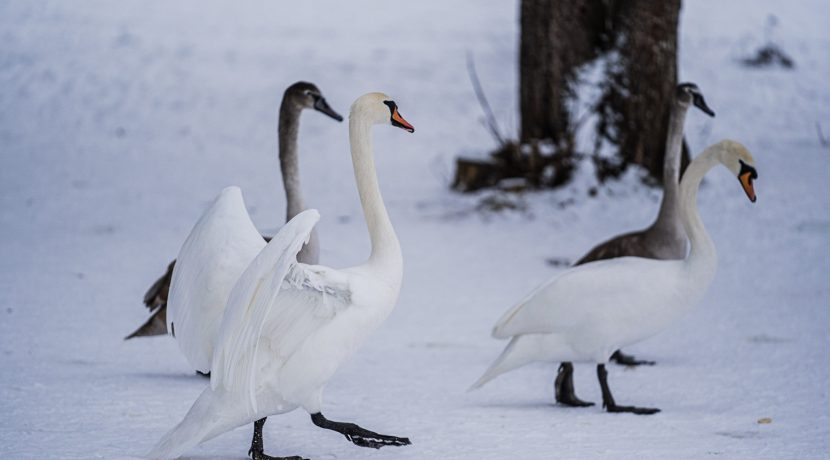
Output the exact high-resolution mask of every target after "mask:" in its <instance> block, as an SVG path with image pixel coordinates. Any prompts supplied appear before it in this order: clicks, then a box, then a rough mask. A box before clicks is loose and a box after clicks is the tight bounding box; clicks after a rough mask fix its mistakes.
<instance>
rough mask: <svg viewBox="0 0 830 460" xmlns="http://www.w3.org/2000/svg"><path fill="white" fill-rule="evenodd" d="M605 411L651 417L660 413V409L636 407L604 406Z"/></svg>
mask: <svg viewBox="0 0 830 460" xmlns="http://www.w3.org/2000/svg"><path fill="white" fill-rule="evenodd" d="M605 410H607V411H608V412H611V413H614V412H630V413H632V414H637V415H651V414H656V413H658V412H660V409H658V408H656V407H636V406H617V405H614V406H605Z"/></svg>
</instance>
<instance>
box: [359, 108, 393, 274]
mask: <svg viewBox="0 0 830 460" xmlns="http://www.w3.org/2000/svg"><path fill="white" fill-rule="evenodd" d="M349 144H350V146H351V151H352V163H353V164H354V175H355V180H356V181H357V190H358V193H359V194H360V204H361V205H362V206H363V214H364V217H365V218H366V226H367V227H368V229H369V238H370V240H371V243H372V254H371V256H370V257H369V264H370V265H375V266H378V267H379V268H381V269H382V270H386V269H388V270H391V271H393V272H397V278H400V272H401V270H402V266H403V258H402V256H401V247H400V243H399V242H398V236H397V235H396V234H395V229H394V228H393V227H392V222H391V221H390V220H389V214H388V213H387V212H386V206H385V205H384V204H383V197H382V196H381V194H380V187H379V186H378V178H377V173H376V171H375V158H374V153H373V149H372V123H371V121H370V120H368V119H367V117H366V115H365V114H363V113H362V112H360V111H357V112H352V114H351V115H350V116H349ZM394 274H395V273H388V275H394Z"/></svg>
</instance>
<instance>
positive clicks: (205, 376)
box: [196, 371, 210, 379]
mask: <svg viewBox="0 0 830 460" xmlns="http://www.w3.org/2000/svg"><path fill="white" fill-rule="evenodd" d="M196 375H198V376H199V377H204V378H206V379H209V378H210V371H207V372H202V371H196Z"/></svg>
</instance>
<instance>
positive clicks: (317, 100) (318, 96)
mask: <svg viewBox="0 0 830 460" xmlns="http://www.w3.org/2000/svg"><path fill="white" fill-rule="evenodd" d="M283 101H285V102H288V103H289V104H291V105H292V106H293V107H294V108H296V109H297V110H302V109H314V110H316V111H318V112H321V113H324V114H326V115H328V116H330V117H331V118H334V119H335V120H337V121H343V117H342V116H341V115H340V114H339V113H337V112H335V111H334V109H332V108H331V107H330V106H329V104H328V102H326V98H324V97H323V93H322V92H320V89H319V88H317V85H315V84H314V83H309V82H306V81H298V82H297V83H294V84H293V85H291V86H289V87H288V88H286V90H285V94H284V95H283Z"/></svg>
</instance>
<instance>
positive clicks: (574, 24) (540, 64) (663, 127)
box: [453, 0, 688, 191]
mask: <svg viewBox="0 0 830 460" xmlns="http://www.w3.org/2000/svg"><path fill="white" fill-rule="evenodd" d="M679 15H680V0H661V1H652V0H569V1H557V0H522V2H521V11H520V26H521V38H520V45H519V72H520V77H519V102H520V104H519V106H520V112H521V113H520V117H521V126H520V138H519V140H518V142H517V143H515V144H511V143H505V144H503V145H501V146H500V147H499V150H498V151H496V152H494V153H493V155H492V158H491V161H489V162H482V161H477V162H476V161H472V162H471V161H470V160H464V159H459V163H458V165H459V169H458V174H457V175H456V181H455V182H454V184H453V187H454V188H456V189H458V190H464V191H470V190H475V189H478V188H483V187H489V186H492V185H493V184H495V183H498V181H499V180H500V179H503V178H509V177H522V178H525V179H527V181H528V183H529V184H531V185H532V186H542V187H544V186H548V187H555V186H558V185H562V184H564V183H566V182H567V181H568V179H569V178H570V174H571V171H572V169H573V168H574V165H575V153H576V152H575V151H574V149H575V146H574V131H575V126H574V122H575V116H576V114H573V113H570V111H569V109H570V107H572V104H569V102H570V101H572V100H574V99H575V97H576V96H577V94H576V91H577V88H578V86H579V84H580V83H581V82H579V81H578V71H579V70H580V68H582V67H583V66H584V65H586V64H588V63H591V62H593V61H595V60H597V59H605V62H606V65H605V66H604V68H603V71H604V72H605V73H604V75H603V76H602V79H601V83H600V90H601V91H600V97H599V100H598V101H596V106H595V107H594V108H593V111H594V113H595V114H596V115H597V119H598V122H597V125H596V129H597V130H596V137H595V143H594V146H593V151H591V152H580V153H585V154H589V155H591V156H592V157H593V158H594V161H595V163H596V165H597V172H598V176H599V179H600V180H604V179H605V178H607V177H613V176H617V175H619V174H620V173H621V172H623V171H624V170H625V169H626V167H627V166H628V165H630V164H639V165H642V166H643V167H645V168H646V169H647V170H648V171H649V173H650V174H651V175H652V176H653V177H654V178H655V179H658V180H660V179H661V178H662V173H663V153H664V152H663V149H664V147H665V139H666V133H667V130H668V118H669V111H670V108H671V103H672V97H673V96H674V88H675V86H676V84H677V26H678V18H679ZM540 142H545V143H548V144H551V145H553V148H554V153H553V154H550V153H547V152H546V153H544V154H542V153H540V152H541V151H540V149H539V148H538V144H539V143H540ZM589 148H590V147H589ZM685 150H686V149H685V145H684V154H683V157H684V167H685V163H686V162H687V161H688V155H687V153H686V151H685ZM531 157H532V158H531ZM531 160H532V161H531ZM462 163H463V164H462ZM551 169H552V170H553V172H552V173H551V172H550V170H551ZM462 170H463V171H462ZM465 177H470V178H482V177H486V180H479V181H478V182H476V181H473V182H470V183H465V181H464V178H465Z"/></svg>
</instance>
